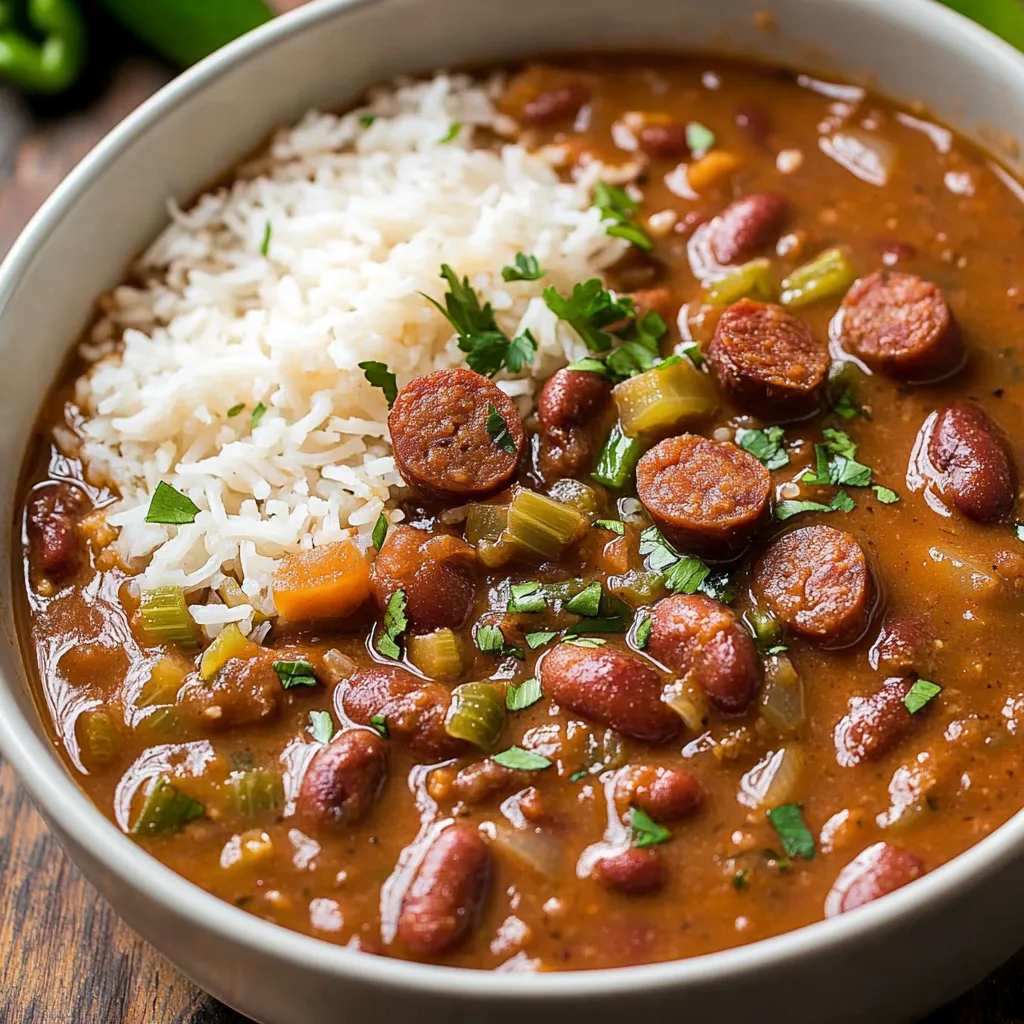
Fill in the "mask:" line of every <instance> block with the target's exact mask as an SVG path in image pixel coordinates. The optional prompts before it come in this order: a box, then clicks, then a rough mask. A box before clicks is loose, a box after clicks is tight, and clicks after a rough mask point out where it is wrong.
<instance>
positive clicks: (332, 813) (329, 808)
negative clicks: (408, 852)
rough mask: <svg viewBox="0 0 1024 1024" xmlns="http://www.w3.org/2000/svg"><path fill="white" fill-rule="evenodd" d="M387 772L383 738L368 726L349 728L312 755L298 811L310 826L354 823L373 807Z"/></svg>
mask: <svg viewBox="0 0 1024 1024" xmlns="http://www.w3.org/2000/svg"><path fill="white" fill-rule="evenodd" d="M386 774H387V752H386V749H385V744H384V741H383V740H382V739H381V738H380V737H379V736H378V735H377V734H376V733H372V732H370V731H369V730H367V729H346V730H345V731H344V732H340V733H338V735H337V736H335V737H334V739H333V740H332V741H331V742H330V743H329V744H328V745H327V746H326V747H321V749H320V750H318V751H317V752H316V754H314V755H313V758H312V760H311V761H310V762H309V765H308V767H307V768H306V774H305V775H304V776H303V777H302V785H301V786H300V787H299V797H298V801H297V802H296V807H295V813H296V815H297V816H298V817H299V818H300V819H301V820H302V821H303V823H304V824H305V826H306V827H307V828H308V827H311V826H312V827H313V828H317V827H325V826H326V827H338V826H341V827H343V826H346V825H355V824H357V823H358V822H360V821H362V820H363V819H364V818H365V817H366V816H367V815H368V814H369V813H370V811H371V810H372V809H373V805H374V802H375V801H376V799H377V796H378V794H379V793H380V791H381V787H382V786H383V785H384V778H385V776H386Z"/></svg>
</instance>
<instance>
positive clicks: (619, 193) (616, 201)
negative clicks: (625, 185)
mask: <svg viewBox="0 0 1024 1024" xmlns="http://www.w3.org/2000/svg"><path fill="white" fill-rule="evenodd" d="M594 205H595V206H596V207H597V208H598V209H599V210H600V211H601V219H602V220H610V221H612V222H613V223H612V224H611V225H610V226H609V227H608V228H607V229H606V233H607V234H609V235H614V236H615V237H616V238H624V239H626V241H627V242H629V243H631V244H632V245H635V246H636V247H637V248H638V249H641V250H643V252H650V251H651V250H652V249H653V248H654V243H653V242H652V241H651V240H650V238H649V237H648V235H647V232H646V231H644V229H643V228H642V227H640V225H639V224H637V223H636V221H635V220H634V219H633V215H634V214H635V213H636V212H637V210H639V209H640V205H639V204H638V203H637V201H636V200H635V199H634V198H633V197H632V196H631V195H630V194H629V193H628V192H626V191H625V189H621V188H616V187H615V186H614V185H608V184H606V183H605V182H603V181H599V182H598V183H597V184H596V185H595V186H594Z"/></svg>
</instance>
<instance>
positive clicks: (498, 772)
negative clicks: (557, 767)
mask: <svg viewBox="0 0 1024 1024" xmlns="http://www.w3.org/2000/svg"><path fill="white" fill-rule="evenodd" d="M529 778H530V775H529V773H528V772H520V771H516V770H515V769H513V768H506V767H505V766H504V765H500V764H498V762H497V761H492V760H491V759H490V758H486V759H485V760H483V761H477V762H475V763H474V764H470V765H467V766H466V767H465V768H463V769H461V770H460V771H459V773H458V775H456V776H455V778H454V779H452V787H451V788H452V793H453V794H454V796H455V797H456V799H458V800H463V801H465V802H466V803H467V804H479V803H483V801H484V800H487V799H488V798H490V797H492V796H494V795H495V794H498V793H508V792H511V791H512V790H514V789H522V788H524V787H525V786H526V785H527V782H528V780H529Z"/></svg>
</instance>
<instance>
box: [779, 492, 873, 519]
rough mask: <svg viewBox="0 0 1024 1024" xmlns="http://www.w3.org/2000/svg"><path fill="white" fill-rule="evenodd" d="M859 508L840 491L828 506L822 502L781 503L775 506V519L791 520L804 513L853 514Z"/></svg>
mask: <svg viewBox="0 0 1024 1024" xmlns="http://www.w3.org/2000/svg"><path fill="white" fill-rule="evenodd" d="M856 507H857V506H856V505H855V504H854V501H853V498H851V497H850V496H849V495H848V494H847V493H846V491H840V492H839V493H838V494H837V495H836V496H835V497H834V498H833V499H832V500H831V501H830V502H829V503H828V504H827V505H823V504H822V503H821V502H820V501H780V502H779V503H778V505H776V506H775V518H776V519H779V520H784V519H789V518H790V516H795V515H800V513H802V512H851V511H853V509H855V508H856Z"/></svg>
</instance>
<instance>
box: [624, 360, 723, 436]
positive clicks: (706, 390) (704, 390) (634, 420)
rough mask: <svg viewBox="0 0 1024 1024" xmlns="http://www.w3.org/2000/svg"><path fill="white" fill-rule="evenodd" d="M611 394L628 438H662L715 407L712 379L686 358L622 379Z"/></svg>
mask: <svg viewBox="0 0 1024 1024" xmlns="http://www.w3.org/2000/svg"><path fill="white" fill-rule="evenodd" d="M613 394H614V396H615V404H616V406H617V407H618V410H619V421H620V423H621V424H622V430H623V433H625V434H626V435H627V436H628V437H647V438H657V437H665V436H667V435H669V434H672V433H674V432H677V431H678V430H680V429H681V428H682V427H685V426H688V425H689V424H691V423H694V422H695V421H698V420H704V419H707V417H709V416H710V415H711V414H712V413H713V412H714V411H715V410H716V409H717V408H718V395H717V394H716V392H715V385H714V383H713V381H712V379H711V378H710V377H709V376H708V375H707V374H705V373H701V372H700V370H698V369H697V367H695V366H694V365H693V363H692V362H690V360H689V359H676V360H674V361H669V360H666V361H665V362H664V363H663V364H662V365H660V366H656V367H654V369H653V370H648V371H647V372H646V373H640V374H637V376H635V377H630V378H629V379H628V380H624V381H623V382H622V383H621V384H618V385H617V386H616V388H615V391H614V392H613Z"/></svg>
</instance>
